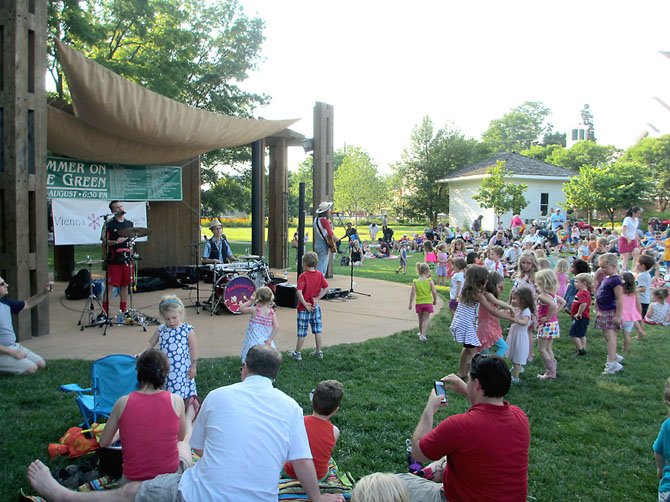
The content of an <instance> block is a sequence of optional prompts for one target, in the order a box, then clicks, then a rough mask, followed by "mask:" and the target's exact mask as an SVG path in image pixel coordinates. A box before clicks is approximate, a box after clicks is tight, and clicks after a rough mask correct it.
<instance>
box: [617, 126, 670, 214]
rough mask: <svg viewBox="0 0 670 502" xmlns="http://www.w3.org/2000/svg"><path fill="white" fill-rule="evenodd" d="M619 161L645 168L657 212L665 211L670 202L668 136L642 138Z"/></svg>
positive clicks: (669, 145) (669, 137)
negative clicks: (633, 163)
mask: <svg viewBox="0 0 670 502" xmlns="http://www.w3.org/2000/svg"><path fill="white" fill-rule="evenodd" d="M621 160H624V161H631V162H635V163H637V164H639V165H641V166H644V167H645V170H646V176H645V177H646V180H647V183H649V184H650V190H649V192H650V195H651V197H653V198H654V199H656V203H657V204H658V209H659V211H665V210H666V209H667V208H668V203H669V202H670V135H668V134H666V135H664V136H661V137H660V138H644V139H643V140H641V141H640V142H639V143H637V144H636V145H633V146H632V147H630V148H629V149H628V150H626V152H625V153H624V154H623V157H622V158H621Z"/></svg>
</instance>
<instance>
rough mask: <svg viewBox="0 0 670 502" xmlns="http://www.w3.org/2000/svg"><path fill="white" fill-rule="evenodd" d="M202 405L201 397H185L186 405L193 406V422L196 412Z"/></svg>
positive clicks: (198, 411) (196, 415)
mask: <svg viewBox="0 0 670 502" xmlns="http://www.w3.org/2000/svg"><path fill="white" fill-rule="evenodd" d="M201 406H202V399H200V398H199V397H198V396H195V395H194V396H191V397H189V398H188V399H186V407H187V408H188V407H192V408H193V412H194V414H193V422H195V419H196V418H197V417H198V413H200V407H201Z"/></svg>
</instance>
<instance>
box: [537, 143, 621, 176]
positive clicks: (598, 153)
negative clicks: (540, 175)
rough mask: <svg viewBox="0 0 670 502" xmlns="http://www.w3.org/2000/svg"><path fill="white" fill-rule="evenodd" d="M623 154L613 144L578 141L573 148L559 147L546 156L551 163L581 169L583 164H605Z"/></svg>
mask: <svg viewBox="0 0 670 502" xmlns="http://www.w3.org/2000/svg"><path fill="white" fill-rule="evenodd" d="M620 155H621V150H619V149H618V148H616V147H614V146H612V145H599V144H597V143H596V142H594V141H578V142H577V143H575V144H574V145H572V147H571V148H567V149H566V148H557V149H554V150H552V152H551V153H550V154H549V155H548V156H547V157H546V159H545V161H546V162H549V163H550V164H554V165H557V166H561V167H565V168H567V169H572V170H573V171H579V170H580V169H581V168H582V166H585V165H589V166H604V165H608V164H611V163H612V162H614V161H615V160H616V159H617V158H618V157H619V156H620Z"/></svg>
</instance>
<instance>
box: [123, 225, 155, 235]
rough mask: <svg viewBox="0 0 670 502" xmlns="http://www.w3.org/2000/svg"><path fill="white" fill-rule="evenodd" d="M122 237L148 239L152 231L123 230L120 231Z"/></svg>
mask: <svg viewBox="0 0 670 502" xmlns="http://www.w3.org/2000/svg"><path fill="white" fill-rule="evenodd" d="M118 234H119V236H120V237H146V236H147V235H151V229H149V228H144V227H130V228H122V229H121V230H119V231H118Z"/></svg>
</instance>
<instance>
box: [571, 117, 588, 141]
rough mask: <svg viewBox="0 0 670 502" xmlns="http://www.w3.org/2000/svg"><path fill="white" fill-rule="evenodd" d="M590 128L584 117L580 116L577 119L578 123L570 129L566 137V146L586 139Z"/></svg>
mask: <svg viewBox="0 0 670 502" xmlns="http://www.w3.org/2000/svg"><path fill="white" fill-rule="evenodd" d="M587 130H588V126H587V125H586V124H585V123H584V121H583V120H582V118H581V117H580V118H579V119H577V121H576V125H575V126H573V127H572V129H570V133H569V134H568V135H567V138H566V145H565V146H566V148H570V147H571V146H572V145H574V144H575V143H577V142H578V141H584V140H585V139H586V131H587Z"/></svg>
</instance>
